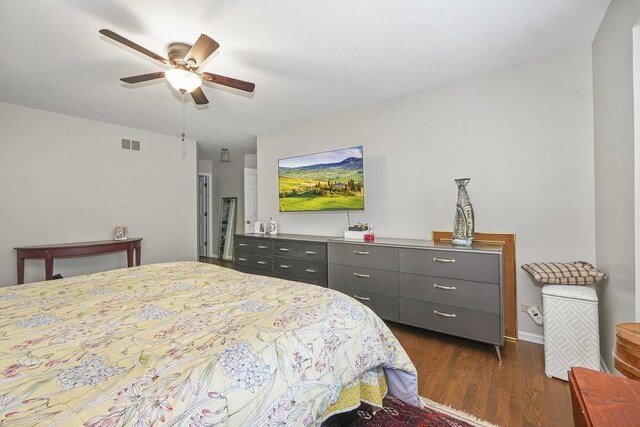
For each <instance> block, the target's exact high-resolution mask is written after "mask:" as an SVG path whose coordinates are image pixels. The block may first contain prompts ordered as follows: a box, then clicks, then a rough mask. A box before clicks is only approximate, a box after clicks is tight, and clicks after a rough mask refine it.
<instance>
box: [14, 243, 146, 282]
mask: <svg viewBox="0 0 640 427" xmlns="http://www.w3.org/2000/svg"><path fill="white" fill-rule="evenodd" d="M14 249H15V250H16V251H17V258H18V284H20V285H21V284H23V283H24V261H25V260H26V259H42V258H44V271H45V280H51V279H52V278H53V260H54V258H71V257H78V256H87V255H98V254H105V253H109V252H121V251H127V267H133V265H134V264H133V257H134V252H135V261H136V263H135V265H140V258H141V256H142V254H141V250H142V237H130V238H128V239H127V240H101V241H97V242H80V243H62V244H54V245H38V246H20V247H17V248H14Z"/></svg>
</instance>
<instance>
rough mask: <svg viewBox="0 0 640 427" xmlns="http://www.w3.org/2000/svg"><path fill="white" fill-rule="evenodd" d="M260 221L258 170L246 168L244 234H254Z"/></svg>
mask: <svg viewBox="0 0 640 427" xmlns="http://www.w3.org/2000/svg"><path fill="white" fill-rule="evenodd" d="M257 220H258V169H251V168H244V232H245V233H253V223H254V222H256V221H257Z"/></svg>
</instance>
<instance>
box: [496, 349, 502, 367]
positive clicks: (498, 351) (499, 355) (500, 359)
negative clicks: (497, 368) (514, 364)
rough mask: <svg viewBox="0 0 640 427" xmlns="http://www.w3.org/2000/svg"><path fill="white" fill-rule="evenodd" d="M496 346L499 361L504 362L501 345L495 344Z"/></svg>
mask: <svg viewBox="0 0 640 427" xmlns="http://www.w3.org/2000/svg"><path fill="white" fill-rule="evenodd" d="M494 347H495V348H496V353H497V354H498V361H499V362H500V363H502V355H501V354H500V346H498V345H494Z"/></svg>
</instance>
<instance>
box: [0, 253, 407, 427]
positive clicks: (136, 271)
mask: <svg viewBox="0 0 640 427" xmlns="http://www.w3.org/2000/svg"><path fill="white" fill-rule="evenodd" d="M387 391H388V392H389V393H391V394H393V395H394V396H396V397H398V398H400V399H402V400H403V401H405V402H408V403H411V404H413V405H418V395H417V377H416V371H415V367H414V366H413V364H412V363H411V361H410V360H409V358H408V357H407V355H406V353H405V351H404V350H403V349H402V347H401V346H400V344H399V343H398V341H397V340H396V338H395V337H394V336H393V334H392V333H391V331H390V330H389V329H388V328H387V327H386V325H385V324H384V323H383V322H382V320H380V318H378V317H377V316H376V315H375V314H374V313H373V312H372V311H370V310H369V309H368V308H367V307H365V306H363V305H362V304H360V303H358V302H357V301H355V300H353V299H351V298H349V297H348V296H346V295H343V294H341V293H338V292H336V291H333V290H331V289H326V288H322V287H318V286H313V285H307V284H302V283H297V282H290V281H285V280H280V279H276V278H269V277H264V276H254V275H250V274H245V273H241V272H237V271H234V270H230V269H227V268H222V267H219V266H215V265H211V264H203V263H198V262H180V263H163V264H153V265H147V266H142V267H135V268H128V269H122V270H113V271H108V272H103V273H97V274H91V275H87V276H79V277H75V278H69V279H62V280H56V281H48V282H40V283H32V284H27V285H19V286H11V287H7V288H0V425H29V426H45V425H46V426H49V425H58V426H71V425H81V426H82V425H84V426H88V427H111V426H122V425H132V426H133V425H135V426H193V427H204V426H218V425H230V426H234V425H238V426H261V425H265V426H269V425H291V426H293V425H296V426H297V425H307V426H308V425H319V424H320V423H321V422H322V421H323V420H325V419H326V418H327V417H329V416H330V415H331V414H333V413H337V412H342V411H346V410H350V409H352V408H355V407H357V406H358V405H359V404H360V401H365V402H367V403H370V404H372V405H374V406H380V405H381V402H382V397H384V395H385V394H386V393H387Z"/></svg>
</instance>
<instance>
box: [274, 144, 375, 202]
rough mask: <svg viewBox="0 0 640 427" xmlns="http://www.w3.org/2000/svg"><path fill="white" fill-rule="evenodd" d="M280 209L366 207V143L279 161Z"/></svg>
mask: <svg viewBox="0 0 640 427" xmlns="http://www.w3.org/2000/svg"><path fill="white" fill-rule="evenodd" d="M278 192H279V197H280V212H303V211H343V210H364V171H363V165H362V145H360V146H357V147H351V148H341V149H339V150H332V151H325V152H322V153H315V154H307V155H304V156H297V157H288V158H286V159H280V160H279V161H278Z"/></svg>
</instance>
